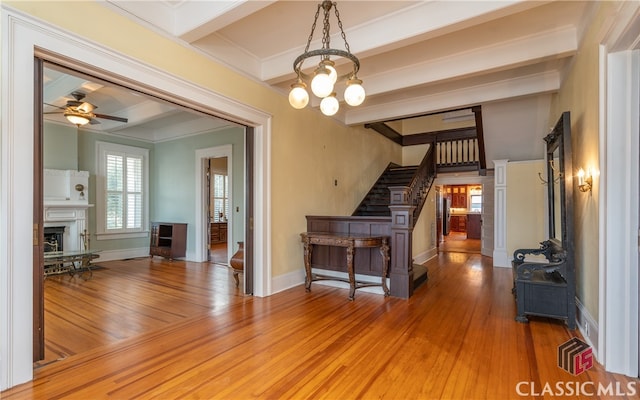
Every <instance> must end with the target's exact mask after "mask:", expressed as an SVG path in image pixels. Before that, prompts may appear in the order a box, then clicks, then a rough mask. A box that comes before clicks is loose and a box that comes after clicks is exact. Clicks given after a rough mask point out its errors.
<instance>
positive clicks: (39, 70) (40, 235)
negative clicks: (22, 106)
mask: <svg viewBox="0 0 640 400" xmlns="http://www.w3.org/2000/svg"><path fill="white" fill-rule="evenodd" d="M33 67H34V68H33V80H34V82H35V85H34V93H33V96H34V99H35V102H34V104H33V120H34V125H33V128H34V129H33V362H36V361H39V360H42V359H44V253H43V251H44V249H43V242H44V229H43V225H44V213H43V210H44V204H43V203H44V199H43V181H42V179H43V177H42V176H43V159H42V153H43V121H42V112H43V105H42V104H43V103H42V102H43V93H42V92H43V69H44V63H43V61H42V60H41V59H39V58H37V57H34V61H33Z"/></svg>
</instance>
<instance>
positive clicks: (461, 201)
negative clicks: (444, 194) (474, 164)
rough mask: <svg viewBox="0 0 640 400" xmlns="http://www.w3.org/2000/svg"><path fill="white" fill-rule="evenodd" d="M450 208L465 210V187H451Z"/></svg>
mask: <svg viewBox="0 0 640 400" xmlns="http://www.w3.org/2000/svg"><path fill="white" fill-rule="evenodd" d="M451 207H453V208H467V186H466V185H454V186H451Z"/></svg>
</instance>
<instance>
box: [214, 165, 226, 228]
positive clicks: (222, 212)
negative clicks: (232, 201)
mask: <svg viewBox="0 0 640 400" xmlns="http://www.w3.org/2000/svg"><path fill="white" fill-rule="evenodd" d="M211 200H212V201H213V222H226V221H227V216H228V215H229V178H228V177H227V175H222V174H213V196H212V198H211Z"/></svg>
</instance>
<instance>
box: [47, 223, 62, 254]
mask: <svg viewBox="0 0 640 400" xmlns="http://www.w3.org/2000/svg"><path fill="white" fill-rule="evenodd" d="M63 241H64V226H45V227H44V251H45V253H46V252H50V251H63V250H64V243H63Z"/></svg>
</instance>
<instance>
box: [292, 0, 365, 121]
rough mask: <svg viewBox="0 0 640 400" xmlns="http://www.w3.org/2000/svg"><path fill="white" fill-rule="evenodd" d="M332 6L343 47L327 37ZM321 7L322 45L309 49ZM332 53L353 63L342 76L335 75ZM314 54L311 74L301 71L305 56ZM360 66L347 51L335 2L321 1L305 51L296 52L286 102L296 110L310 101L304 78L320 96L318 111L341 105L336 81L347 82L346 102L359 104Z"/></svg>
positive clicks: (361, 94)
mask: <svg viewBox="0 0 640 400" xmlns="http://www.w3.org/2000/svg"><path fill="white" fill-rule="evenodd" d="M331 8H334V10H335V15H336V19H337V20H338V27H339V28H340V34H341V35H342V39H343V40H344V47H345V49H346V50H339V49H332V48H331V43H330V38H329V33H330V28H331V25H330V23H329V16H330V11H331ZM320 9H322V10H323V11H324V19H323V23H322V48H320V49H317V50H309V46H310V45H311V40H312V38H313V32H314V31H315V29H316V23H317V22H318V16H319V15H320ZM331 56H334V57H338V58H343V59H346V60H348V61H350V62H351V64H352V66H353V68H352V70H351V71H349V72H348V73H346V74H344V75H341V76H338V73H337V71H336V69H335V65H336V63H335V62H334V61H332V60H331ZM313 57H318V58H319V59H320V61H319V62H318V66H317V67H316V69H315V71H314V72H313V74H312V75H308V74H305V73H304V72H302V64H303V63H304V61H305V60H306V59H307V58H313ZM359 69H360V61H359V60H358V58H357V57H356V56H354V55H353V54H351V51H350V50H349V43H347V37H346V35H345V34H344V30H343V29H342V21H341V20H340V13H339V12H338V5H337V3H335V2H331V1H328V0H324V1H323V2H322V3H320V4H318V9H317V10H316V16H315V18H314V20H313V26H312V27H311V34H310V35H309V39H308V40H307V46H306V47H305V49H304V53H302V54H301V55H299V56H298V58H296V59H295V61H294V62H293V70H294V72H295V73H296V75H297V76H298V79H297V80H296V82H295V83H294V84H292V85H291V92H289V104H291V106H292V107H293V108H296V109H301V108H304V107H306V105H307V104H308V103H309V93H308V92H307V84H306V83H305V81H307V82H309V81H311V91H312V92H313V94H314V95H316V96H317V97H319V98H321V99H322V101H321V102H320V110H321V111H322V113H323V114H324V115H328V116H331V115H334V114H335V113H337V112H338V109H339V108H340V104H339V102H338V99H337V98H336V92H335V90H334V89H335V88H334V86H335V84H336V83H338V82H342V81H346V85H347V87H346V89H345V91H344V100H345V102H346V103H347V104H349V105H350V106H354V107H355V106H359V105H360V104H362V102H363V101H364V98H365V92H364V88H363V87H362V81H361V80H360V79H358V76H357V73H358V70H359Z"/></svg>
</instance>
